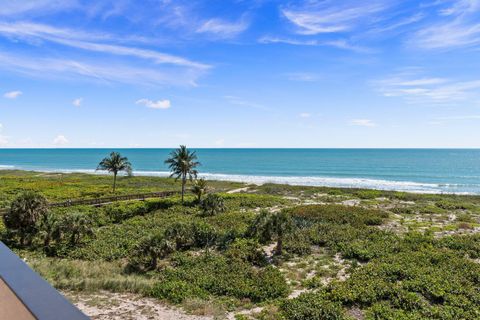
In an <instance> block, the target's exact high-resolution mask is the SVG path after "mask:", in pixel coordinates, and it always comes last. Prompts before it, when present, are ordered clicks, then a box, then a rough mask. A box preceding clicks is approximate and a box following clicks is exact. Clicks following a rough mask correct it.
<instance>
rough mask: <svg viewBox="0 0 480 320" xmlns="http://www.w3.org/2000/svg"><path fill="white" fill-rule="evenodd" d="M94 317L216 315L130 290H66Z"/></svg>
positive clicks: (135, 319)
mask: <svg viewBox="0 0 480 320" xmlns="http://www.w3.org/2000/svg"><path fill="white" fill-rule="evenodd" d="M64 294H65V296H67V297H68V298H69V299H70V300H71V301H72V302H73V303H74V304H75V305H76V306H77V307H78V308H79V309H80V310H82V311H83V312H84V313H85V314H86V315H87V316H89V317H90V318H91V319H92V320H212V319H214V317H213V316H196V315H188V314H186V313H185V312H184V311H182V310H180V309H178V308H175V307H171V306H167V305H165V304H164V303H162V302H160V301H159V300H156V299H152V298H144V297H142V296H139V295H134V294H130V293H111V292H104V291H102V292H96V293H92V294H89V293H77V292H65V293H64Z"/></svg>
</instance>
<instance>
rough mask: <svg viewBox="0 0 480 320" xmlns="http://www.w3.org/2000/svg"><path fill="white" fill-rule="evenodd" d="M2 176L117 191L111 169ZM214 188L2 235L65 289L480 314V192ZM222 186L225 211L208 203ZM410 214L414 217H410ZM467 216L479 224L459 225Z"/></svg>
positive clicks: (277, 312)
mask: <svg viewBox="0 0 480 320" xmlns="http://www.w3.org/2000/svg"><path fill="white" fill-rule="evenodd" d="M1 174H3V175H4V176H6V177H13V176H15V175H16V176H18V177H20V179H24V181H26V185H27V186H30V187H31V186H35V188H37V187H38V186H45V187H46V188H45V190H46V197H47V199H48V200H50V199H62V198H63V199H64V197H65V195H67V194H69V195H70V194H84V195H87V194H88V195H90V196H92V195H93V194H95V193H96V192H97V191H99V190H103V191H101V192H105V193H108V192H109V183H110V181H109V180H108V179H106V178H105V177H98V176H88V175H79V174H72V175H63V176H62V177H61V178H60V177H59V176H54V177H52V176H50V175H47V176H43V175H35V174H32V173H19V172H18V173H17V172H10V173H1ZM12 179H13V178H12ZM6 181H7V182H6V185H7V186H10V187H9V189H8V190H10V191H9V192H6V193H4V199H8V203H14V202H15V201H14V199H15V197H17V196H18V195H19V194H21V192H19V190H20V189H15V188H16V187H13V186H16V185H15V184H14V183H13V182H12V181H13V180H10V178H7V179H6ZM89 181H90V182H91V183H90V184H89ZM59 183H63V186H65V188H61V187H58V186H57V184H59ZM119 183H120V184H122V188H119V189H118V192H119V193H121V192H125V190H152V191H158V190H159V189H160V190H173V189H175V188H178V187H179V185H180V184H175V182H174V180H173V179H167V178H145V177H132V178H125V179H124V178H122V179H119ZM155 185H157V189H153V188H154V187H155ZM209 186H210V188H211V191H212V192H211V193H209V195H208V196H202V201H201V202H198V195H191V194H186V195H185V196H184V199H183V201H182V199H181V197H180V196H174V197H171V198H168V199H150V200H146V201H125V202H118V203H111V204H106V205H103V206H100V207H92V206H77V207H72V208H51V210H49V212H46V211H45V212H44V211H42V214H39V215H35V223H34V225H33V227H32V228H34V229H32V230H35V231H34V232H33V233H30V234H31V236H29V237H30V241H25V242H24V246H20V245H18V244H19V243H20V238H19V237H18V235H15V234H14V235H13V237H11V236H12V233H11V232H8V230H9V229H8V228H6V229H4V228H3V227H0V235H1V237H2V239H3V240H6V241H9V242H7V243H8V244H9V245H10V246H11V247H12V248H13V249H14V250H16V251H17V253H19V254H20V255H21V256H22V257H24V258H26V259H27V261H28V262H29V263H30V265H31V266H32V267H33V268H34V269H35V270H36V271H38V272H39V273H40V274H41V275H42V276H44V277H45V278H46V279H47V280H48V281H49V282H50V283H52V284H53V285H54V286H55V287H56V288H58V289H63V290H78V291H90V292H96V291H100V290H109V291H114V292H130V293H137V294H141V295H144V296H150V297H154V298H158V299H161V300H165V301H168V302H170V303H175V304H188V303H189V301H193V300H195V299H200V300H201V301H215V303H219V304H222V305H223V306H224V308H225V309H228V310H235V309H236V308H242V307H248V308H251V307H265V310H264V312H262V313H260V314H258V315H249V316H245V319H248V318H254V317H256V318H257V319H284V320H289V319H293V320H303V319H314V320H315V319H452V320H453V319H477V318H480V314H479V311H478V303H479V301H480V296H479V294H480V293H479V291H478V288H479V287H480V278H479V275H480V264H479V263H478V259H479V258H480V234H479V233H478V232H476V230H477V228H478V226H479V223H480V221H479V215H478V212H479V211H478V206H479V204H480V202H479V201H478V199H477V197H463V196H450V195H410V194H402V193H394V192H390V193H389V192H384V191H370V190H353V189H352V190H345V189H332V188H310V187H293V186H277V185H264V186H254V187H252V189H251V190H252V191H251V192H244V193H242V192H240V193H225V192H224V191H226V190H227V189H230V190H233V189H238V188H239V184H236V183H232V184H229V183H225V182H214V181H212V182H209ZM0 188H5V186H0ZM35 188H32V189H35ZM150 188H151V189H150ZM1 190H5V189H1ZM92 190H93V191H92ZM57 193H58V194H57ZM210 196H211V198H212V197H215V202H216V203H217V202H222V203H223V206H222V207H223V209H222V210H217V209H215V210H214V211H209V212H208V214H207V213H206V212H205V210H204V208H203V206H202V203H204V202H205V201H206V200H207V199H208V198H209V197H210ZM352 197H353V198H352ZM383 197H384V198H383ZM212 199H213V198H212ZM304 199H306V201H304ZM312 199H313V200H312ZM349 199H355V201H354V202H352V201H350V202H346V204H345V203H344V201H345V200H349ZM5 201H7V200H5ZM309 202H310V204H308V203H309ZM320 202H321V204H318V203H320ZM305 203H307V204H305ZM315 203H317V204H315ZM210 212H213V214H210ZM453 216H454V217H453ZM408 219H410V220H411V221H413V222H415V223H416V224H415V223H413V222H412V223H410V224H408V225H407V226H408V227H405V221H407V220H408ZM435 219H437V220H438V221H442V222H443V223H444V224H445V227H443V228H441V229H439V226H437V225H434V222H435V221H437V220H435ZM442 219H443V220H442ZM410 220H408V221H410ZM462 223H464V224H468V225H469V226H470V228H466V229H458V226H459V225H460V224H462ZM5 225H7V223H5ZM8 226H9V227H10V228H11V225H8ZM10 231H12V229H10ZM457 231H459V232H457ZM9 236H10V238H9ZM279 240H281V241H280V242H281V243H280V248H281V250H278V247H279V243H278V242H279ZM275 249H276V250H275ZM296 290H299V291H296ZM304 291H305V292H304ZM299 292H304V293H302V294H299ZM291 293H293V294H292V297H291V298H289V297H288V296H289V294H291Z"/></svg>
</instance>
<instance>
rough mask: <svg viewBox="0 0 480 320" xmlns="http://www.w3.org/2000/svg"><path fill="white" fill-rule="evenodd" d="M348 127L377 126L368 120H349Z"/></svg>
mask: <svg viewBox="0 0 480 320" xmlns="http://www.w3.org/2000/svg"><path fill="white" fill-rule="evenodd" d="M350 125H352V126H360V127H376V126H377V125H376V124H375V122H373V121H372V120H370V119H353V120H350Z"/></svg>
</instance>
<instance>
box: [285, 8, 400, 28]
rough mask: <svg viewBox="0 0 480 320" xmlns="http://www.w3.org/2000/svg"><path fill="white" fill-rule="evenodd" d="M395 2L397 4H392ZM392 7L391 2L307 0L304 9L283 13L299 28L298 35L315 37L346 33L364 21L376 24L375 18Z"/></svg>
mask: <svg viewBox="0 0 480 320" xmlns="http://www.w3.org/2000/svg"><path fill="white" fill-rule="evenodd" d="M392 2H393V1H392ZM390 6H391V5H390V4H389V2H387V1H378V0H372V1H370V2H367V3H365V2H359V1H353V0H350V1H334V0H327V1H321V2H320V1H319V2H315V1H305V2H304V4H303V5H300V6H298V5H297V6H294V7H292V6H290V7H285V8H283V9H282V13H283V15H284V16H285V18H287V19H288V20H289V21H290V22H291V23H292V24H294V25H295V26H296V27H297V33H299V34H304V35H315V34H320V33H335V32H346V31H349V30H352V29H354V28H355V27H357V26H358V25H359V24H360V23H361V22H364V23H368V22H370V21H373V20H374V19H371V17H372V16H375V15H377V14H379V13H381V12H382V11H384V10H385V9H387V8H388V7H390Z"/></svg>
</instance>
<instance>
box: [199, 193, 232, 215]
mask: <svg viewBox="0 0 480 320" xmlns="http://www.w3.org/2000/svg"><path fill="white" fill-rule="evenodd" d="M201 207H202V212H203V214H204V215H206V216H215V215H217V214H219V213H222V212H225V210H226V207H225V201H224V200H223V198H222V197H220V196H219V195H217V194H209V195H208V196H207V197H206V198H205V199H203V201H202V204H201Z"/></svg>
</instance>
